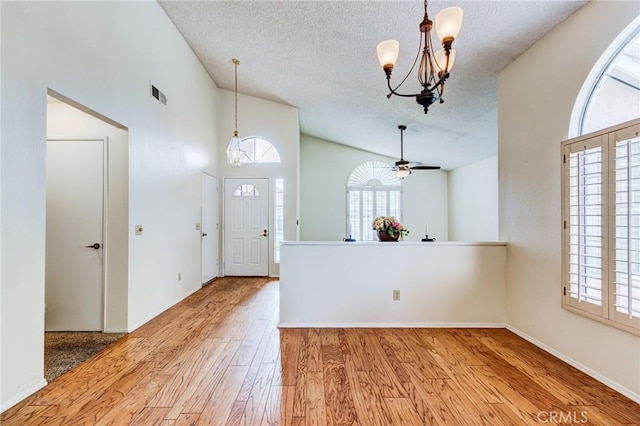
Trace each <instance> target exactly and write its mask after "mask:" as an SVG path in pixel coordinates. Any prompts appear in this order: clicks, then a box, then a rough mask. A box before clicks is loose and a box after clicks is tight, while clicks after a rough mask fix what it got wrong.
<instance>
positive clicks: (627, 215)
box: [609, 125, 640, 327]
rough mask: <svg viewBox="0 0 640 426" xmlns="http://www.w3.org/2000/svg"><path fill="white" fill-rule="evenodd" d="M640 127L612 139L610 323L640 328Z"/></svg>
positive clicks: (619, 132)
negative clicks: (612, 321) (612, 203)
mask: <svg viewBox="0 0 640 426" xmlns="http://www.w3.org/2000/svg"><path fill="white" fill-rule="evenodd" d="M639 130H640V126H638V125H636V126H632V127H628V128H626V129H622V130H618V131H616V132H614V133H613V134H612V135H611V136H610V146H611V148H610V149H611V151H610V152H611V154H610V156H611V163H610V164H611V167H610V169H611V170H610V181H611V186H610V188H611V189H610V192H611V194H614V195H613V197H615V200H613V201H614V206H612V210H613V211H612V214H611V225H610V234H611V248H612V250H611V268H610V270H611V272H610V282H611V283H612V284H611V286H610V292H611V301H612V303H611V307H610V311H609V317H610V319H612V320H614V321H616V322H620V323H623V324H625V325H629V326H634V327H640V137H638V132H639Z"/></svg>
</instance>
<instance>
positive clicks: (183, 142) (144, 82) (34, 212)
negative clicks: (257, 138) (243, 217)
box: [0, 2, 218, 410]
mask: <svg viewBox="0 0 640 426" xmlns="http://www.w3.org/2000/svg"><path fill="white" fill-rule="evenodd" d="M0 7H1V8H2V22H1V29H2V49H1V50H2V69H1V73H2V101H1V102H2V180H1V182H2V206H3V209H2V231H1V232H2V334H1V335H2V342H1V348H0V349H1V350H0V352H1V353H2V365H1V370H0V371H1V375H2V377H1V382H2V389H1V396H0V401H1V404H2V409H3V410H4V409H6V408H7V407H9V406H10V405H12V404H15V403H16V402H17V401H19V400H20V399H22V398H24V397H25V396H26V395H28V394H30V393H32V392H33V391H35V390H36V389H38V388H39V387H41V386H42V385H44V383H45V382H44V378H43V346H44V343H43V336H44V321H43V315H44V253H45V252H44V242H45V237H44V236H45V152H46V151H45V143H46V142H45V141H46V103H47V88H51V89H53V90H55V91H56V92H58V93H61V94H63V95H64V96H66V97H68V98H70V99H73V100H74V101H76V102H78V103H79V104H82V105H85V106H86V107H87V108H90V109H91V110H94V111H97V112H98V113H100V114H103V115H104V116H106V117H109V118H110V119H112V120H114V121H116V122H118V123H121V124H122V125H124V126H125V127H127V128H128V129H129V152H128V154H129V217H128V221H129V224H130V226H129V228H128V238H129V241H130V245H129V256H128V264H129V269H128V277H129V294H128V299H129V309H128V312H127V317H128V328H129V329H134V328H136V327H138V326H139V325H141V324H142V323H144V322H146V321H148V320H149V319H151V318H152V317H154V316H155V315H157V314H158V313H160V312H162V311H163V310H165V309H166V308H168V307H170V306H171V305H173V304H175V303H176V302H177V301H179V300H180V299H182V298H184V297H186V296H187V295H189V294H190V293H192V292H193V291H195V290H196V289H198V288H199V287H200V235H199V231H196V230H195V226H194V224H195V223H196V222H199V221H200V179H201V178H200V173H201V170H206V171H208V172H210V173H212V174H214V175H216V174H217V173H216V172H217V162H218V159H217V156H218V153H217V151H216V150H215V149H214V144H215V142H216V136H217V127H216V113H217V111H216V97H217V88H216V86H215V84H214V83H213V81H212V80H211V78H210V77H209V75H208V74H207V73H206V72H205V70H204V69H203V67H202V65H201V64H200V63H199V62H198V60H197V59H196V57H195V55H194V54H193V52H192V51H191V49H190V48H189V46H188V45H187V44H186V42H185V41H184V39H183V38H182V37H181V36H180V34H179V33H178V31H177V30H176V29H175V27H174V25H173V24H172V23H171V22H170V20H169V19H168V18H167V16H166V14H165V13H164V11H163V10H162V9H161V8H160V6H159V5H158V4H157V3H156V2H51V3H49V2H37V3H35V2H1V3H0ZM150 82H153V83H154V84H155V85H156V86H157V87H159V88H160V90H162V91H163V92H164V93H166V95H167V97H168V99H169V103H168V104H167V106H163V105H161V104H159V103H158V102H157V101H155V100H154V99H152V98H151V97H150V96H149V91H150V90H149V83H150ZM134 224H142V225H144V228H145V231H144V234H143V235H140V236H136V235H134V230H133V225H134ZM178 272H182V281H181V282H178V280H177V275H178Z"/></svg>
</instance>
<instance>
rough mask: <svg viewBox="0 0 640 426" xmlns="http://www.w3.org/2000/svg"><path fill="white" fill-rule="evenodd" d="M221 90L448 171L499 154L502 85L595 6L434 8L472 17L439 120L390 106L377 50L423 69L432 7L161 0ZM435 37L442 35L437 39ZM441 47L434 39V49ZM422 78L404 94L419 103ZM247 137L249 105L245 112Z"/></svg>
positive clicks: (396, 103)
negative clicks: (511, 67) (526, 58)
mask: <svg viewBox="0 0 640 426" xmlns="http://www.w3.org/2000/svg"><path fill="white" fill-rule="evenodd" d="M159 2H160V5H161V6H162V8H163V9H164V10H165V11H166V13H167V15H168V16H169V18H170V19H171V20H172V21H173V22H174V24H175V25H176V27H177V28H178V30H179V31H180V32H181V33H182V35H183V36H184V38H185V39H186V40H187V43H189V45H190V46H191V48H192V49H193V51H194V52H195V54H196V55H197V56H198V58H199V59H200V61H201V62H202V64H203V65H204V66H205V68H206V69H207V71H208V72H209V74H210V75H211V77H212V78H213V79H214V80H215V82H216V84H217V85H218V86H219V87H221V88H224V89H229V90H233V64H232V63H231V59H232V58H238V59H239V60H240V62H241V64H240V66H239V68H238V73H239V77H238V80H239V82H238V86H239V91H240V92H241V93H245V94H248V95H252V96H257V97H260V98H264V99H268V100H272V101H276V102H280V103H283V104H288V105H292V106H295V107H297V108H298V110H299V116H300V128H301V132H302V133H303V134H306V135H310V136H314V137H317V138H322V139H326V140H330V141H334V142H337V143H341V144H345V145H349V146H354V147H357V148H361V149H364V150H367V151H372V152H375V153H379V154H382V155H387V156H390V157H399V154H400V152H399V151H400V146H399V145H400V134H399V131H398V129H397V126H398V124H405V125H407V127H408V129H407V131H406V132H405V159H408V160H411V161H421V162H423V163H425V164H433V165H440V166H442V167H443V169H445V170H451V169H455V168H457V167H460V166H463V165H466V164H469V163H472V162H474V161H478V160H481V159H484V158H488V157H490V156H492V155H495V154H496V153H497V133H498V132H497V93H496V92H497V74H498V73H499V72H500V71H501V70H502V69H503V68H504V67H505V66H507V65H508V64H509V63H511V62H512V61H513V60H514V59H515V58H517V57H518V56H519V55H520V54H522V53H523V52H524V51H525V50H526V49H527V48H529V47H530V46H531V45H533V44H534V43H535V42H536V41H537V40H538V39H540V38H541V37H543V36H544V35H545V34H546V33H547V32H548V31H550V30H551V29H552V28H553V27H555V26H556V25H558V24H559V23H560V22H562V21H563V20H564V19H566V18H567V17H568V16H569V15H571V14H572V13H573V12H575V11H576V10H577V9H578V8H580V7H581V6H582V5H583V4H584V3H586V1H578V0H572V1H549V0H547V1H530V0H526V1H513V0H512V1H478V0H476V1H443V0H440V1H431V2H429V16H430V17H431V18H432V19H434V18H435V15H436V14H437V12H438V11H440V10H441V9H443V8H445V7H449V6H453V5H455V6H460V7H462V8H463V9H464V22H463V25H462V30H461V31H460V34H459V36H458V38H457V39H456V41H455V42H454V48H455V49H456V50H457V59H456V64H455V68H454V69H453V71H452V72H451V77H450V78H449V80H448V82H447V86H446V91H445V96H444V99H445V101H446V102H445V103H444V104H434V105H433V106H432V107H431V109H430V110H429V113H428V114H427V115H425V114H424V112H423V110H422V108H421V107H420V106H419V105H418V104H416V103H415V100H413V99H411V98H409V99H407V98H398V97H392V98H391V99H387V97H386V94H387V86H386V80H385V75H384V72H383V71H382V69H381V67H380V65H379V64H378V61H377V58H376V53H375V47H376V45H377V43H378V42H380V41H382V40H386V39H389V38H394V39H396V40H399V41H400V57H399V59H398V63H397V64H396V67H395V70H394V75H393V79H392V82H393V81H396V83H397V82H399V81H400V79H401V78H402V77H404V75H405V74H406V73H407V72H408V70H409V68H410V67H411V64H412V62H413V59H414V58H415V55H416V52H417V49H418V41H419V35H420V33H419V29H418V25H419V24H420V22H421V21H422V17H423V13H424V6H423V2H422V1H394V2H386V1H166V0H159ZM433 36H434V37H435V34H434V35H433ZM437 44H438V41H437V40H434V45H437ZM418 87H419V86H418V82H417V77H415V76H414V75H412V76H410V77H409V79H408V80H407V83H405V85H404V86H403V89H404V90H403V91H404V92H405V93H406V92H409V91H411V92H412V93H416V92H418V91H419V90H417V89H418ZM239 129H240V131H242V105H239Z"/></svg>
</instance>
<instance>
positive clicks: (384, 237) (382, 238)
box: [378, 231, 400, 241]
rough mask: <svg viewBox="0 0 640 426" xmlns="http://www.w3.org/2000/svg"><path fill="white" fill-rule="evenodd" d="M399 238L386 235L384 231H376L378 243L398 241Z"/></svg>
mask: <svg viewBox="0 0 640 426" xmlns="http://www.w3.org/2000/svg"><path fill="white" fill-rule="evenodd" d="M399 237H400V235H396V236H395V237H392V236H391V235H389V234H387V233H386V232H385V231H378V241H398V238H399Z"/></svg>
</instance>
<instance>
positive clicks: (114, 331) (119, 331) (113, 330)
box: [102, 328, 129, 334]
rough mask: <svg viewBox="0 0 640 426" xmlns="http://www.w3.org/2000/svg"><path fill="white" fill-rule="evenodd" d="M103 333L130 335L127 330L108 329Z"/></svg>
mask: <svg viewBox="0 0 640 426" xmlns="http://www.w3.org/2000/svg"><path fill="white" fill-rule="evenodd" d="M102 332H103V333H106V334H109V333H128V332H129V331H127V329H126V328H106V329H104V330H103V331H102Z"/></svg>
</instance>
